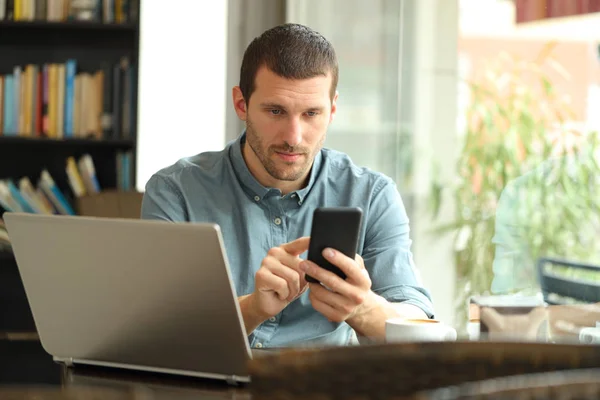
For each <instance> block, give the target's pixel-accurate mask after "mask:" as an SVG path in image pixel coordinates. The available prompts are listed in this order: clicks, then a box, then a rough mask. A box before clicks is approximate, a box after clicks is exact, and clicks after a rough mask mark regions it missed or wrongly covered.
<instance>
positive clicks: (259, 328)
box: [142, 24, 433, 347]
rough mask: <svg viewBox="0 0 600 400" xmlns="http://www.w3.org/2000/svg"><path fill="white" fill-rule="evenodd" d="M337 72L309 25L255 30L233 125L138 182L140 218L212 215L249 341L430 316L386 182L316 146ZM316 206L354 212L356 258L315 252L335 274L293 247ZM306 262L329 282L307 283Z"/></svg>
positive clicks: (304, 244)
mask: <svg viewBox="0 0 600 400" xmlns="http://www.w3.org/2000/svg"><path fill="white" fill-rule="evenodd" d="M337 80H338V65H337V59H336V55H335V52H334V49H333V47H332V46H331V44H330V43H329V42H328V41H327V40H326V39H325V38H324V37H323V36H321V35H320V34H319V33H317V32H314V31H312V30H311V29H309V28H307V27H304V26H301V25H296V24H285V25H282V26H278V27H275V28H273V29H270V30H268V31H266V32H264V33H263V34H262V35H261V36H259V37H258V38H256V39H255V40H254V41H253V42H252V43H251V44H250V45H249V46H248V48H247V49H246V52H245V54H244V58H243V61H242V67H241V74H240V84H239V86H236V87H235V88H233V93H232V95H233V106H234V107H235V111H236V113H237V115H238V117H239V118H240V119H241V120H243V121H245V124H246V130H245V132H244V133H243V134H242V135H241V136H240V137H239V138H238V140H236V141H234V142H232V143H229V144H228V145H227V146H226V147H225V149H224V150H222V151H219V152H207V153H202V154H199V155H197V156H194V157H190V158H185V159H182V160H180V161H179V162H177V163H176V164H174V165H172V166H170V167H167V168H165V169H163V170H161V171H159V172H158V173H156V174H155V175H154V176H152V178H151V179H150V180H149V182H148V184H147V186H146V192H145V195H144V200H143V205H142V217H143V218H149V219H163V220H169V221H174V222H180V221H191V222H212V223H217V224H219V225H220V227H221V230H222V233H223V238H224V241H225V247H226V249H227V253H228V258H229V262H230V266H231V272H232V276H233V281H234V283H235V289H236V292H237V294H238V295H239V296H240V297H239V304H240V309H241V312H242V314H243V318H244V323H245V326H246V330H247V332H248V334H249V341H250V345H251V346H253V347H275V346H286V345H304V344H311V345H313V344H319V345H345V344H348V343H349V342H350V340H351V338H353V335H352V331H353V329H354V331H356V332H357V333H358V335H359V336H366V337H370V338H380V339H381V338H383V337H384V334H385V320H386V319H388V318H391V317H398V316H403V317H415V318H431V317H433V310H432V305H431V300H430V297H429V294H428V292H427V291H426V290H425V289H423V288H422V287H421V286H420V285H419V283H418V280H417V276H416V272H415V271H414V269H413V263H412V255H411V252H410V243H411V241H410V239H409V227H408V218H407V215H406V212H405V210H404V206H403V204H402V201H401V199H400V196H399V195H398V192H397V190H396V188H395V185H394V183H393V182H392V180H391V179H389V178H387V177H385V176H383V175H381V174H378V173H375V172H372V171H369V170H367V169H365V168H358V167H357V166H355V165H353V164H352V162H351V160H350V158H349V157H348V156H346V155H344V154H341V153H338V152H335V151H332V150H328V149H323V148H322V146H323V142H324V140H325V136H326V131H327V127H328V126H329V124H330V123H331V121H332V120H333V117H334V115H335V112H336V102H337V97H338V94H337V92H336V87H337ZM203 134H210V132H204V133H203ZM325 206H329V207H331V206H358V207H361V208H362V209H363V211H364V216H363V218H364V219H363V227H362V231H361V240H360V244H359V248H358V254H360V255H362V257H361V256H357V257H356V259H354V260H353V259H350V258H348V257H345V256H344V255H343V254H340V253H339V252H336V251H335V249H333V250H326V251H325V254H324V255H325V257H326V258H327V259H329V260H330V261H331V262H332V263H333V264H335V265H337V266H339V267H340V268H341V269H342V270H344V271H345V272H346V274H347V275H348V278H347V279H346V280H342V279H340V278H338V277H337V276H335V275H334V274H332V273H330V272H328V271H326V270H323V269H321V268H320V267H319V266H317V265H315V264H313V263H310V262H307V261H303V258H302V257H301V255H302V254H303V253H304V252H306V251H307V250H308V244H309V238H308V237H307V236H308V235H309V234H310V228H311V221H312V215H313V211H314V210H315V208H317V207H325ZM307 273H308V274H309V275H311V276H314V277H315V278H317V279H318V280H320V281H321V282H322V283H323V284H324V285H326V286H327V287H328V288H330V289H331V290H328V289H326V288H325V287H323V286H321V285H318V284H307V282H306V279H305V274H307Z"/></svg>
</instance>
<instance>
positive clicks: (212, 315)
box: [4, 213, 251, 381]
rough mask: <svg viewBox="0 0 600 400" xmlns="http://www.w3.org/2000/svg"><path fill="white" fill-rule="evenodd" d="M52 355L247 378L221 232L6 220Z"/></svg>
mask: <svg viewBox="0 0 600 400" xmlns="http://www.w3.org/2000/svg"><path fill="white" fill-rule="evenodd" d="M4 220H5V223H6V226H7V230H8V234H9V237H10V240H11V243H12V246H13V251H14V254H15V258H16V262H17V265H18V268H19V272H20V274H21V278H22V281H23V285H24V288H25V292H26V295H27V298H28V301H29V304H30V307H31V311H32V314H33V317H34V321H35V324H36V327H37V330H38V334H39V336H40V340H41V344H42V346H43V347H44V349H45V350H46V351H47V352H48V353H49V354H50V355H52V356H54V357H55V358H56V359H59V360H71V361H72V362H74V363H78V362H79V363H85V364H97V365H109V366H110V365H117V366H122V367H126V368H134V369H150V370H155V371H159V372H160V371H163V372H174V373H183V374H191V375H199V376H207V377H214V378H221V377H222V378H225V379H234V380H242V381H243V380H247V379H246V378H247V376H248V372H247V361H248V359H249V357H250V356H251V353H250V348H249V345H248V340H247V335H246V332H245V328H244V324H243V319H242V315H241V312H240V309H239V305H238V302H237V298H236V294H235V289H234V286H233V283H232V280H231V275H230V272H229V267H228V264H227V258H226V255H225V249H224V245H223V239H222V236H221V232H220V229H219V227H218V225H215V224H208V223H205V224H192V223H171V222H164V221H149V220H134V219H112V218H95V217H80V216H58V215H51V216H49V215H37V214H26V213H5V214H4Z"/></svg>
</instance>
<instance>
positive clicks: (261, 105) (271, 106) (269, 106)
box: [260, 103, 324, 112]
mask: <svg viewBox="0 0 600 400" xmlns="http://www.w3.org/2000/svg"><path fill="white" fill-rule="evenodd" d="M260 107H261V108H279V109H282V110H285V109H286V108H285V107H284V106H282V105H281V104H277V103H260ZM323 109H324V108H323V107H319V106H317V107H310V108H308V109H307V110H306V111H305V112H311V111H319V112H321V111H323Z"/></svg>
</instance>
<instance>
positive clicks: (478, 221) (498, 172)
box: [431, 43, 600, 320]
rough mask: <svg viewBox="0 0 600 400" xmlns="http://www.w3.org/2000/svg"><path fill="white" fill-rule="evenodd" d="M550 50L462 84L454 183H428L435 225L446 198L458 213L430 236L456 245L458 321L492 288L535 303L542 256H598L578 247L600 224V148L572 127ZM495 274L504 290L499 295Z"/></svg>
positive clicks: (494, 63) (505, 59) (500, 64)
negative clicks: (465, 97)
mask: <svg viewBox="0 0 600 400" xmlns="http://www.w3.org/2000/svg"><path fill="white" fill-rule="evenodd" d="M553 48H554V43H549V44H548V45H547V46H546V47H545V48H544V49H543V51H542V52H541V53H540V54H539V55H538V56H537V57H535V58H534V59H532V60H526V59H522V58H517V57H515V56H511V55H509V54H506V53H503V54H500V55H499V56H498V57H497V58H495V59H493V60H490V62H489V64H488V65H487V66H486V68H485V69H483V70H482V71H483V72H482V73H481V74H480V75H479V76H476V77H474V78H473V80H471V81H469V82H467V83H468V87H469V88H470V92H471V101H470V104H469V106H468V109H467V111H466V122H467V124H466V126H467V128H466V131H465V132H464V135H462V137H461V143H460V146H459V147H460V153H459V154H458V160H457V163H456V170H455V180H453V181H452V182H451V183H448V182H441V181H440V180H439V179H434V182H433V184H432V190H431V207H432V213H433V217H434V218H435V217H436V216H437V215H438V211H439V209H440V204H441V202H442V201H444V198H446V196H452V198H453V201H454V205H455V215H454V220H453V221H451V222H450V223H448V224H445V225H443V226H437V227H436V232H438V233H440V234H447V233H448V232H451V233H453V235H454V244H455V265H456V269H457V279H458V280H457V294H458V295H457V299H456V300H457V303H456V310H457V314H458V316H459V320H460V319H461V317H462V318H464V316H465V312H466V302H467V301H468V298H469V297H470V296H472V295H476V294H490V293H491V292H492V290H491V289H492V287H493V285H496V286H497V287H496V289H497V291H501V292H504V293H513V292H516V291H520V292H529V293H535V292H536V291H537V286H536V277H537V275H536V271H535V260H536V259H537V258H538V257H540V256H560V257H567V258H572V259H578V260H589V259H590V258H593V256H594V255H597V254H600V253H599V252H598V250H599V249H598V240H596V238H595V237H594V236H591V237H590V236H587V238H588V239H591V240H588V241H587V242H585V243H584V241H582V239H581V236H582V232H581V229H580V227H581V226H582V225H585V224H586V223H587V222H589V221H590V219H592V218H598V216H599V215H600V213H599V210H600V207H599V200H600V196H599V193H598V190H597V188H596V186H598V185H595V184H593V181H594V179H595V177H596V176H599V174H598V171H599V168H598V164H597V161H596V160H597V158H596V157H597V154H598V149H599V148H600V147H599V144H598V138H597V135H596V134H594V133H583V132H581V131H579V130H577V129H574V128H572V127H569V124H570V123H571V121H573V120H574V119H575V117H574V115H573V113H572V111H571V109H570V103H569V100H568V99H567V98H565V97H564V96H561V94H560V93H559V91H558V90H557V89H556V86H555V82H553V81H552V79H551V78H550V76H552V75H553V76H555V78H553V79H557V78H556V77H559V78H560V79H568V75H567V74H566V73H565V71H564V70H563V69H562V67H561V66H560V64H559V63H558V62H556V60H555V59H554V58H553ZM597 233H598V232H596V235H597ZM588 234H591V233H588ZM504 247H506V248H508V251H509V252H510V258H511V259H510V260H509V261H510V263H508V264H510V266H509V267H507V270H506V271H503V270H502V269H503V268H504V266H503V265H502V264H501V263H502V260H501V259H500V258H499V257H500V256H499V254H501V253H502V251H505V250H506V249H504ZM507 254H508V253H507ZM507 258H508V257H507ZM508 264H506V265H508ZM494 268H495V270H494ZM501 274H505V275H506V278H507V279H509V278H510V280H511V281H510V283H508V284H506V285H504V286H503V287H500V286H502V285H501V284H500V283H498V281H499V280H500V278H499V275H501ZM511 274H512V275H511ZM511 276H512V277H511Z"/></svg>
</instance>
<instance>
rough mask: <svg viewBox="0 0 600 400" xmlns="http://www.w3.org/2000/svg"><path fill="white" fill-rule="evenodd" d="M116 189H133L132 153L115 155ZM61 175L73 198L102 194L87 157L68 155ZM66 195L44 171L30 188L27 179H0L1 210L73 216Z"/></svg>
mask: <svg viewBox="0 0 600 400" xmlns="http://www.w3.org/2000/svg"><path fill="white" fill-rule="evenodd" d="M115 162H116V165H115V167H116V173H117V177H116V178H117V188H116V189H117V190H118V191H121V192H129V191H132V190H133V184H132V182H133V181H134V180H133V168H132V165H133V152H132V151H131V150H130V151H126V152H123V151H119V152H118V153H117V155H116V159H115ZM65 176H66V178H67V182H68V185H69V189H70V191H71V192H72V194H73V197H75V199H77V198H82V197H85V196H93V195H96V194H99V193H101V192H102V188H101V186H100V183H99V181H98V177H97V174H96V167H95V165H94V160H93V159H92V157H91V155H89V154H84V155H82V156H81V157H79V159H78V160H76V159H75V157H74V156H70V157H68V158H67V159H66V161H65ZM70 197H72V196H67V195H66V194H65V193H64V192H63V191H62V190H61V189H60V188H59V186H58V185H57V184H56V182H55V180H54V177H53V176H52V175H51V174H50V172H49V171H48V170H47V169H42V171H41V172H40V176H39V178H38V180H37V182H36V184H35V185H34V183H33V182H32V181H31V180H30V179H29V177H26V176H24V177H20V178H19V179H18V181H16V180H15V179H14V178H4V179H0V206H1V207H2V208H3V209H4V210H5V211H15V212H29V213H38V214H62V215H75V214H76V210H75V209H74V207H73V205H72V204H71V202H70V201H69V198H70Z"/></svg>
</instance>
